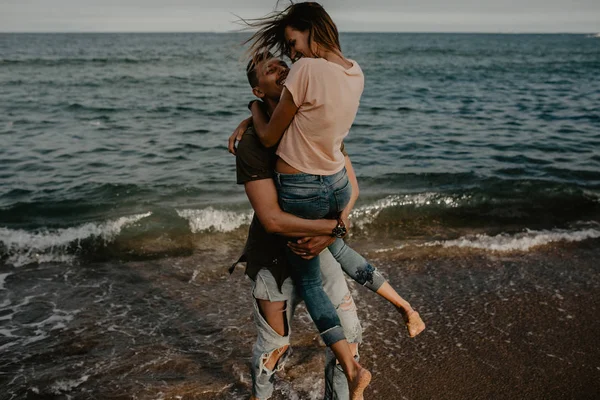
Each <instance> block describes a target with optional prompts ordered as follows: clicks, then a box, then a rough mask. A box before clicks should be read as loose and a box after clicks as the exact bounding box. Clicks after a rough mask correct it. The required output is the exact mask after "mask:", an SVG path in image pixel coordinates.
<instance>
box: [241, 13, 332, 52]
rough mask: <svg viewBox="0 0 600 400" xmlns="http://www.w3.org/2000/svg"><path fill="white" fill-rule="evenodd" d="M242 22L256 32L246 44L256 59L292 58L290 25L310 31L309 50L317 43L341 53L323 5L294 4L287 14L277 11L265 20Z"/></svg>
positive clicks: (326, 48) (320, 46)
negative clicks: (288, 37)
mask: <svg viewBox="0 0 600 400" xmlns="http://www.w3.org/2000/svg"><path fill="white" fill-rule="evenodd" d="M278 4H279V2H277V5H278ZM277 5H276V6H275V7H276V8H277ZM242 21H243V22H244V23H245V24H246V25H247V26H248V28H249V29H256V32H255V33H254V34H253V35H252V36H251V37H250V39H248V40H246V42H244V44H247V43H251V45H250V48H249V49H248V53H249V55H251V56H252V58H253V59H255V58H256V57H257V56H258V57H260V55H263V56H264V54H267V53H269V52H272V53H273V54H274V55H276V56H279V57H281V56H284V55H285V56H288V57H289V56H290V48H289V46H288V44H287V41H286V40H285V28H286V27H288V26H290V27H292V28H293V29H295V30H298V31H302V32H304V31H308V46H309V48H311V49H312V43H313V42H314V43H315V44H316V45H317V46H318V48H321V49H323V50H327V51H332V52H335V53H341V46H340V39H339V33H338V30H337V27H336V26H335V23H334V22H333V20H332V19H331V17H330V16H329V14H327V12H326V11H325V9H324V8H323V6H321V5H320V4H319V3H315V2H304V3H292V4H291V5H289V6H288V7H287V8H286V9H284V10H283V11H273V12H272V13H271V14H269V15H267V16H265V17H263V18H257V19H250V20H245V19H242ZM313 56H314V54H313Z"/></svg>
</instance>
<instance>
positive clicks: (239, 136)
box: [227, 117, 252, 155]
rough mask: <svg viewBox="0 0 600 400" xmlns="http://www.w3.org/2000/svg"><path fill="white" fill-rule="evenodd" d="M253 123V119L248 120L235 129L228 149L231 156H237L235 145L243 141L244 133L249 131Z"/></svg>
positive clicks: (230, 137)
mask: <svg viewBox="0 0 600 400" xmlns="http://www.w3.org/2000/svg"><path fill="white" fill-rule="evenodd" d="M251 123H252V117H249V118H246V119H245V120H243V121H242V122H240V124H239V125H238V127H237V128H235V131H233V133H232V134H231V136H229V145H228V146H227V149H228V150H229V152H230V153H231V154H233V155H235V145H236V143H237V142H239V141H240V140H242V136H243V135H244V132H246V129H248V127H249V126H250V124H251Z"/></svg>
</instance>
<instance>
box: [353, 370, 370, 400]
mask: <svg viewBox="0 0 600 400" xmlns="http://www.w3.org/2000/svg"><path fill="white" fill-rule="evenodd" d="M369 383H371V373H370V372H369V371H368V370H367V369H366V368H363V367H359V369H358V372H357V373H356V375H355V376H354V378H353V379H352V380H351V381H349V382H348V386H350V400H364V397H363V392H364V391H365V389H366V388H367V386H369Z"/></svg>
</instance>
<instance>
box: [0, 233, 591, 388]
mask: <svg viewBox="0 0 600 400" xmlns="http://www.w3.org/2000/svg"><path fill="white" fill-rule="evenodd" d="M599 244H600V243H599V242H598V240H597V239H595V240H588V241H584V242H580V243H577V244H570V245H569V244H553V245H547V246H543V247H541V248H536V249H535V250H534V251H530V252H504V253H499V252H495V253H494V252H485V251H478V250H476V251H473V250H465V249H458V248H442V247H431V248H428V249H427V250H423V249H422V248H412V249H411V248H407V249H404V250H399V251H387V252H374V251H373V252H368V251H367V252H366V254H367V255H368V256H369V258H370V259H371V260H372V261H373V262H374V263H375V264H376V265H377V266H378V267H379V268H380V270H381V271H382V272H383V273H384V274H385V275H386V276H387V277H388V279H389V280H390V282H391V283H392V284H394V286H395V287H397V289H398V291H399V292H400V293H401V294H402V295H403V296H405V297H406V298H407V299H409V301H410V302H411V303H412V304H413V306H415V307H416V308H417V309H418V310H419V311H420V313H421V315H422V317H423V319H424V320H425V322H426V323H427V329H426V331H425V332H424V333H423V334H421V335H420V336H418V337H417V338H412V339H411V338H409V337H408V336H407V334H406V330H405V327H404V326H403V324H402V322H401V318H400V316H399V315H398V314H397V313H396V312H395V310H393V309H392V308H391V307H390V306H389V305H388V304H387V303H385V302H384V301H382V300H381V299H379V298H377V297H376V296H375V295H373V294H372V293H370V292H369V291H368V290H366V289H365V288H362V287H358V286H357V285H355V284H353V286H352V294H353V296H354V298H355V302H356V304H357V306H358V314H359V317H360V319H361V322H362V325H363V329H364V342H363V344H362V345H361V347H360V354H361V357H362V358H361V361H362V362H363V363H364V365H365V366H367V367H368V368H370V370H371V371H372V372H373V382H372V385H371V386H370V387H369V389H368V391H367V392H366V394H365V396H366V398H371V399H390V400H392V399H431V398H436V399H467V398H468V399H539V398H553V399H593V398H597V396H598V394H599V393H600V384H599V383H598V382H600V380H599V379H598V376H599V375H600V364H598V360H599V359H600V357H599V356H600V346H599V345H598V335H597V332H598V328H599V327H598V322H597V318H596V316H597V315H598V307H599V305H600V291H599V286H600V274H599V269H600V264H599V263H598V262H597V260H598V256H599V246H598V245H599ZM355 245H356V246H357V247H358V248H360V247H361V246H360V243H355ZM366 247H369V245H368V244H366ZM240 268H241V267H239V268H238V270H237V271H236V272H234V274H233V275H232V276H230V275H229V274H228V272H227V271H226V267H225V266H223V265H221V266H219V268H216V267H215V268H207V266H205V265H202V262H201V259H199V258H198V257H194V256H192V257H181V258H164V259H161V260H154V261H145V262H139V261H132V262H127V263H123V264H112V263H103V264H100V263H97V264H90V265H86V266H82V267H80V268H77V269H70V270H67V271H60V272H59V270H58V269H57V268H56V266H51V265H40V266H37V267H31V268H25V267H22V268H21V269H19V270H18V271H14V270H12V272H9V273H10V274H11V275H9V276H7V277H6V279H5V280H4V286H5V287H6V288H8V289H9V290H11V291H12V290H19V289H20V288H21V287H22V288H23V290H25V291H26V290H27V289H25V287H26V286H29V287H31V284H32V283H37V282H39V283H42V282H43V283H44V285H46V286H47V287H49V288H52V289H53V291H54V293H62V294H63V295H62V296H61V297H62V298H61V300H60V301H58V302H56V303H54V304H53V307H54V309H53V310H52V308H51V307H48V304H50V303H51V301H50V299H48V300H47V301H46V302H45V301H42V300H41V299H37V301H36V302H35V303H31V304H30V305H29V306H22V308H21V311H20V312H18V313H17V315H16V316H14V317H13V318H17V319H18V318H19V317H21V318H28V319H29V320H28V321H22V322H23V323H27V322H29V323H32V322H36V321H37V322H42V321H44V320H47V319H49V318H50V317H51V316H53V322H52V323H54V324H59V323H61V321H58V317H57V310H60V311H61V312H62V315H63V316H64V318H63V321H62V323H64V325H66V326H63V327H62V329H59V328H60V326H59V325H55V328H56V329H51V330H50V331H49V332H48V335H47V337H45V338H44V340H40V341H39V342H38V343H31V344H29V346H27V349H28V351H27V355H26V356H25V357H23V356H20V357H19V356H18V355H19V353H18V352H15V350H18V349H17V348H16V346H15V347H12V348H11V347H6V345H5V346H4V349H3V352H4V353H5V355H4V356H3V365H2V369H1V371H2V381H1V382H2V386H3V387H4V388H5V392H4V394H3V395H2V397H0V398H2V399H11V398H28V399H38V398H39V399H49V398H53V399H54V398H56V399H59V398H71V399H108V398H110V399H132V398H136V399H158V398H162V399H244V398H246V397H247V396H248V395H249V393H250V375H249V368H248V363H249V357H250V354H251V347H252V344H253V341H254V339H255V331H254V325H253V323H252V314H251V300H250V297H249V290H250V282H249V281H248V280H247V278H245V277H244V276H243V273H242V271H241V269H240ZM3 271H4V270H3ZM108 276H110V280H108V279H107V277H108ZM34 286H35V285H34ZM48 297H52V295H51V294H48ZM44 305H46V307H44ZM27 307H29V309H28V308H27ZM27 310H28V311H29V312H26V311H27ZM68 316H71V317H70V318H69V317H68ZM67 320H68V323H65V322H66V321H67ZM46 323H50V322H46ZM291 329H292V347H293V355H292V357H291V360H290V362H289V363H288V365H287V367H286V369H285V371H284V372H282V373H280V374H279V375H278V378H277V383H276V394H275V396H274V397H273V398H274V399H318V398H320V396H322V391H323V384H324V383H323V377H322V365H323V361H324V347H323V344H322V343H321V342H320V340H319V338H318V335H317V332H316V330H315V329H314V327H313V326H312V323H311V322H310V319H309V317H308V314H307V313H306V310H305V309H304V308H303V307H301V308H300V309H299V310H298V312H297V315H296V317H295V321H294V324H293V325H292V328H291ZM11 356H12V357H11Z"/></svg>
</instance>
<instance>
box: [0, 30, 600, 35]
mask: <svg viewBox="0 0 600 400" xmlns="http://www.w3.org/2000/svg"><path fill="white" fill-rule="evenodd" d="M77 33H81V34H115V33H117V34H127V33H151V34H161V33H162V34H165V33H166V34H180V33H211V34H232V33H238V34H244V33H247V34H250V33H252V31H247V32H243V31H236V30H229V31H0V34H77ZM340 33H411V34H419V33H423V34H431V33H445V34H475V35H480V34H489V35H557V34H558V35H585V34H588V35H589V34H600V33H599V32H597V31H557V32H548V31H539V32H538V31H531V32H518V31H515V32H502V31H500V32H497V31H351V30H349V31H346V30H344V31H340Z"/></svg>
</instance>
